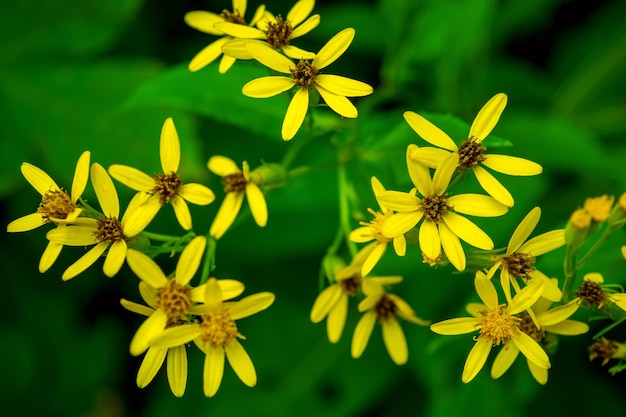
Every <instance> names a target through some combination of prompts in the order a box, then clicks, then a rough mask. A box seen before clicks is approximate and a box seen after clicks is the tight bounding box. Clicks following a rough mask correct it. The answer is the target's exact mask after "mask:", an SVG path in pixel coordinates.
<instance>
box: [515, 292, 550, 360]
mask: <svg viewBox="0 0 626 417" xmlns="http://www.w3.org/2000/svg"><path fill="white" fill-rule="evenodd" d="M527 288H528V287H527ZM511 342H513V343H514V344H515V346H517V348H518V349H519V350H520V352H522V354H523V355H524V356H526V358H527V359H528V360H529V361H531V362H532V363H534V364H535V365H537V366H538V367H540V368H544V369H549V368H550V359H548V355H547V354H546V352H545V351H544V350H543V349H542V348H541V346H539V344H537V342H535V340H534V339H533V338H531V337H530V336H528V335H527V334H526V333H522V332H520V333H519V334H518V335H517V337H512V338H511Z"/></svg>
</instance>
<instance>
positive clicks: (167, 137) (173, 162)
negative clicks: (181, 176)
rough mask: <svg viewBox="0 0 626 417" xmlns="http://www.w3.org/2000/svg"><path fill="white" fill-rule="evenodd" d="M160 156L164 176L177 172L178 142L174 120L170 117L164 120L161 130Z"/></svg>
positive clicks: (178, 161)
mask: <svg viewBox="0 0 626 417" xmlns="http://www.w3.org/2000/svg"><path fill="white" fill-rule="evenodd" d="M159 153H160V155H161V167H162V168H163V172H164V173H165V174H169V173H170V172H176V171H178V164H179V163H180V141H179V139H178V132H176V126H174V120H173V119H172V118H171V117H168V118H167V119H165V123H163V128H162V129H161V141H160V146H159Z"/></svg>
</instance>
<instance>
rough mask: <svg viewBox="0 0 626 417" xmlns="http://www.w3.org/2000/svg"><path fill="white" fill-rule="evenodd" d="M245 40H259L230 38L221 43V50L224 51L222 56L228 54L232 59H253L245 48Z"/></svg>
mask: <svg viewBox="0 0 626 417" xmlns="http://www.w3.org/2000/svg"><path fill="white" fill-rule="evenodd" d="M247 42H261V41H257V40H249V39H231V40H229V41H228V42H226V43H224V45H222V52H223V53H224V56H228V57H230V58H234V59H254V58H253V57H252V55H250V52H248V49H247V48H246V43H247ZM220 72H221V71H220Z"/></svg>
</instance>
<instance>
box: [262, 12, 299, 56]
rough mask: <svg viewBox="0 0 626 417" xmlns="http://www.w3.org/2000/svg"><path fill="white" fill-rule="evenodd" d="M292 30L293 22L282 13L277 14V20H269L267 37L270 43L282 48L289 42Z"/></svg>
mask: <svg viewBox="0 0 626 417" xmlns="http://www.w3.org/2000/svg"><path fill="white" fill-rule="evenodd" d="M292 32H293V28H292V27H291V23H289V22H288V21H286V20H284V19H283V17H282V16H281V15H278V16H276V21H275V22H269V23H268V24H267V32H266V33H265V37H266V38H267V42H268V43H269V44H270V45H272V46H273V47H274V48H276V49H281V48H282V47H283V46H285V45H288V44H289V41H290V40H291V33H292Z"/></svg>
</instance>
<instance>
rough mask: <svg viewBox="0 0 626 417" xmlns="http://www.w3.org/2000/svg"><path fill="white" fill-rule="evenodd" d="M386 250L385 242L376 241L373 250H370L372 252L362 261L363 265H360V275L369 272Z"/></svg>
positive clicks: (365, 274)
mask: <svg viewBox="0 0 626 417" xmlns="http://www.w3.org/2000/svg"><path fill="white" fill-rule="evenodd" d="M386 250H387V244H386V243H378V244H377V245H376V246H375V247H374V250H373V251H372V253H370V255H369V256H368V257H367V259H366V260H365V262H364V263H363V266H362V267H361V275H362V276H364V277H365V276H367V275H368V274H369V273H370V272H372V269H374V267H375V266H376V264H377V263H378V261H379V260H380V258H382V257H383V255H384V254H385V251H386Z"/></svg>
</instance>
